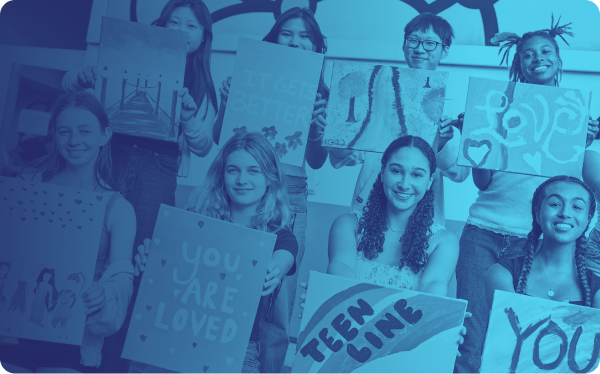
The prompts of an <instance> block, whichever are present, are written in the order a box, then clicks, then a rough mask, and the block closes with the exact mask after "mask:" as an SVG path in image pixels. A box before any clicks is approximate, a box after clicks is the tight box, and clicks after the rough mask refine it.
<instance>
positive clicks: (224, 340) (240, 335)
mask: <svg viewBox="0 0 600 374" xmlns="http://www.w3.org/2000/svg"><path fill="white" fill-rule="evenodd" d="M275 239H276V236H275V235H273V234H269V233H265V232H262V231H257V230H252V229H249V228H247V227H242V226H238V225H234V224H232V223H228V222H224V221H219V220H216V219H213V218H209V217H205V216H202V215H199V214H195V213H192V212H188V211H185V210H181V209H177V208H173V207H170V206H167V205H161V207H160V210H159V213H158V219H157V220H156V226H155V227H154V235H153V238H152V245H151V247H150V252H149V255H148V262H147V265H146V269H145V272H144V275H143V278H142V281H141V286H140V291H139V294H138V296H137V300H136V303H135V307H134V310H133V317H132V319H131V324H130V326H129V330H128V332H127V338H126V340H125V347H124V349H123V357H124V358H127V359H131V360H136V361H140V362H143V363H146V364H150V365H155V366H158V367H161V368H166V369H170V370H175V371H179V372H183V373H194V372H204V373H207V372H208V373H219V372H228V373H239V372H240V370H241V368H242V364H243V362H244V356H245V354H246V348H247V346H248V340H249V339H250V332H251V330H252V326H253V323H254V317H255V315H256V311H257V309H258V302H259V300H260V293H261V291H262V286H263V284H264V281H265V275H266V274H267V266H268V263H269V260H270V258H271V254H272V252H273V248H274V246H275Z"/></svg>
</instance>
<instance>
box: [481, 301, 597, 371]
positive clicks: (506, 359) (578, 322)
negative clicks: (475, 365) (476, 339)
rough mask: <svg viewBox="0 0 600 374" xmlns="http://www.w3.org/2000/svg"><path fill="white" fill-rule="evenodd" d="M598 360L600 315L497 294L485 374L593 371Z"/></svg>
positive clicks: (487, 341)
mask: <svg viewBox="0 0 600 374" xmlns="http://www.w3.org/2000/svg"><path fill="white" fill-rule="evenodd" d="M599 356H600V311H599V310H598V309H594V308H586V307H582V306H578V305H572V304H568V303H559V302H556V301H551V300H546V299H540V298H535V297H531V296H526V295H518V294H514V293H508V292H504V291H496V292H495V294H494V302H493V304H492V310H491V313H490V323H489V325H488V331H487V335H486V339H485V344H484V347H483V357H482V362H481V372H482V373H590V372H593V371H594V370H595V369H596V368H597V367H598V357H599Z"/></svg>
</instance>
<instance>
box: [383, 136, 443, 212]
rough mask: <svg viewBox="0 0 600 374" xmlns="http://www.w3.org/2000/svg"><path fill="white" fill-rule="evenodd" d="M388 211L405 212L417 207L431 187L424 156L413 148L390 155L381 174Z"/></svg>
mask: <svg viewBox="0 0 600 374" xmlns="http://www.w3.org/2000/svg"><path fill="white" fill-rule="evenodd" d="M381 181H382V183H383V192H384V193H385V196H386V197H387V205H388V209H397V210H402V211H404V210H407V209H413V208H415V207H416V206H417V204H418V203H419V201H421V199H422V198H423V195H425V192H427V190H428V189H429V188H430V187H431V183H432V182H433V176H432V175H431V170H430V169H429V162H428V161H427V158H426V157H425V155H424V154H423V153H422V152H421V151H420V150H419V149H418V148H415V147H403V148H400V149H399V150H397V151H396V152H394V153H393V154H392V156H391V157H390V159H389V161H388V162H387V165H386V166H385V169H384V170H383V171H382V173H381Z"/></svg>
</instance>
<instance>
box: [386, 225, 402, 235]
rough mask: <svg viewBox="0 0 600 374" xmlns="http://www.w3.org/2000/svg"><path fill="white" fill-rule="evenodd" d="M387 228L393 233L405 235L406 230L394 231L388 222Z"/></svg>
mask: <svg viewBox="0 0 600 374" xmlns="http://www.w3.org/2000/svg"><path fill="white" fill-rule="evenodd" d="M387 227H388V229H390V230H392V231H393V232H395V233H400V234H403V233H404V230H399V231H396V230H394V229H393V228H392V226H390V223H389V222H388V224H387Z"/></svg>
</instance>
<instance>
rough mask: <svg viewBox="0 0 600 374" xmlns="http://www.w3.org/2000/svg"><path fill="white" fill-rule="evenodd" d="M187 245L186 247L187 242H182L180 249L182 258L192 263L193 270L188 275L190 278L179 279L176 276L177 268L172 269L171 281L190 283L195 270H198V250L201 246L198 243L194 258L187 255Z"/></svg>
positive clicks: (194, 275) (200, 249)
mask: <svg viewBox="0 0 600 374" xmlns="http://www.w3.org/2000/svg"><path fill="white" fill-rule="evenodd" d="M187 247H188V243H183V246H182V247H181V251H182V252H183V259H184V260H185V262H187V263H188V264H194V270H193V271H192V275H191V276H190V279H188V280H186V281H180V280H179V278H178V277H177V271H178V270H179V268H175V269H173V281H175V283H177V284H188V283H190V282H191V281H192V279H194V278H195V277H196V272H198V265H199V264H200V251H202V246H200V245H199V246H198V248H196V256H195V257H194V258H190V257H189V256H188V252H187Z"/></svg>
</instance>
